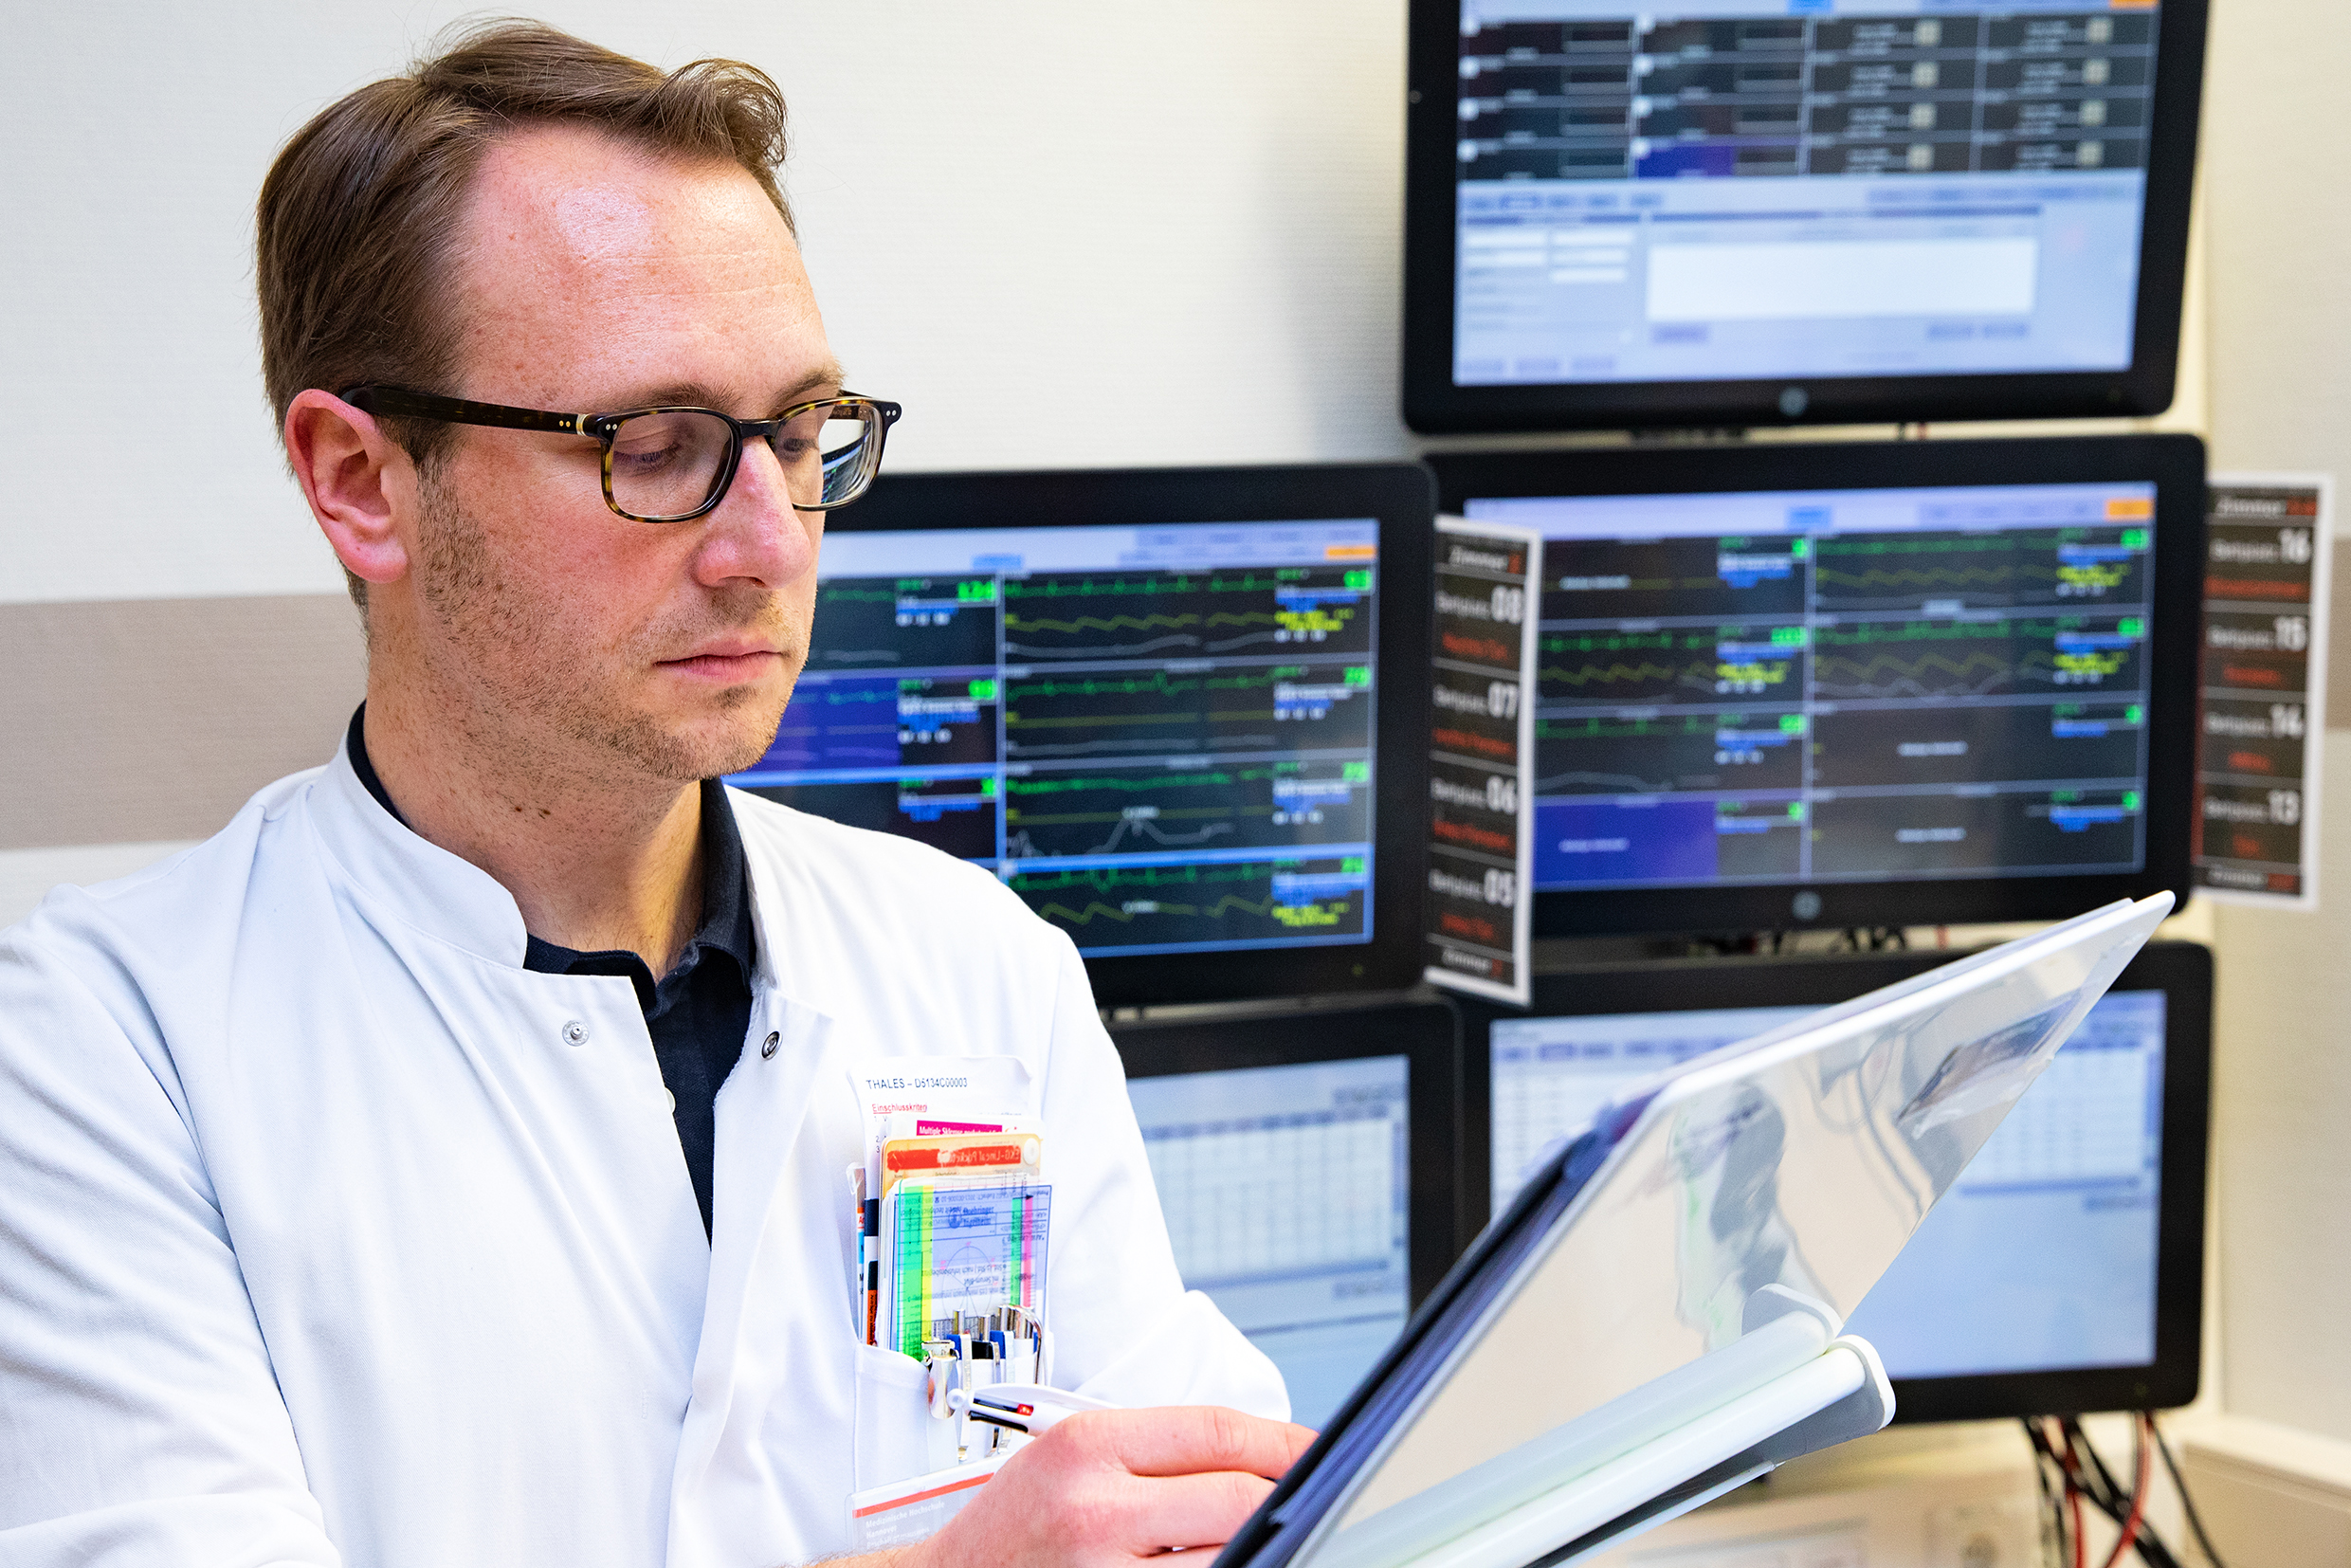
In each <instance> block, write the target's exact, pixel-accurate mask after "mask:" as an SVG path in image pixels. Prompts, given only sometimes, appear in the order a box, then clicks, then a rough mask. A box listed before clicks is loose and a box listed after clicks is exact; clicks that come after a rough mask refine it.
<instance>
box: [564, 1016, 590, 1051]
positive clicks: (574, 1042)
mask: <svg viewBox="0 0 2351 1568" xmlns="http://www.w3.org/2000/svg"><path fill="white" fill-rule="evenodd" d="M563 1043H564V1044H565V1045H567V1046H584V1045H586V1044H587V1043H588V1026H587V1025H586V1024H583V1023H581V1022H580V1021H579V1020H578V1019H576V1018H574V1019H573V1020H572V1021H571V1022H569V1023H567V1024H565V1025H564V1026H563Z"/></svg>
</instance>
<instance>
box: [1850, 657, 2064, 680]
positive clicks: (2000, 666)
mask: <svg viewBox="0 0 2351 1568" xmlns="http://www.w3.org/2000/svg"><path fill="white" fill-rule="evenodd" d="M2015 667H2021V666H2015ZM1929 669H1940V670H1941V671H1942V672H1943V673H1944V674H1946V675H1949V676H1953V677H1956V678H1960V679H1964V678H1965V677H1967V676H1969V675H1971V674H1973V673H1975V672H1976V671H1977V670H1982V671H1984V672H1986V673H1988V674H1993V675H2007V674H2010V673H2012V672H2013V667H2012V666H2011V665H2010V664H2009V662H2008V661H2007V660H2005V659H1996V658H1994V657H1993V656H1992V655H1991V654H1989V653H1971V654H1969V655H1968V656H1967V657H1966V658H1965V659H1963V660H1960V661H1959V662H1958V663H1956V664H1955V663H1953V662H1952V661H1951V660H1949V659H1947V658H1945V657H1943V656H1942V655H1941V654H1940V653H1925V654H1921V655H1920V656H1919V657H1918V658H1916V659H1914V660H1910V661H1908V662H1904V661H1903V660H1900V659H1895V658H1890V657H1888V656H1887V655H1886V654H1883V653H1881V654H1878V655H1877V656H1876V657H1874V658H1872V659H1871V660H1870V661H1869V662H1868V664H1867V665H1856V664H1854V662H1853V661H1852V660H1850V659H1841V658H1838V657H1837V656H1836V655H1834V654H1828V655H1824V656H1823V657H1822V659H1821V661H1820V678H1821V679H1822V680H1823V681H1826V680H1828V679H1829V677H1830V675H1831V674H1832V672H1835V673H1839V674H1850V675H1851V676H1852V677H1853V678H1854V679H1856V680H1858V681H1862V682H1866V683H1868V684H1872V685H1874V684H1878V683H1877V680H1876V677H1877V676H1878V674H1879V673H1880V672H1881V671H1885V672H1889V673H1891V674H1894V675H1898V676H1903V677H1906V678H1908V679H1912V680H1915V679H1917V678H1918V677H1919V676H1921V675H1923V674H1924V673H1925V672H1926V671H1927V670H1929Z"/></svg>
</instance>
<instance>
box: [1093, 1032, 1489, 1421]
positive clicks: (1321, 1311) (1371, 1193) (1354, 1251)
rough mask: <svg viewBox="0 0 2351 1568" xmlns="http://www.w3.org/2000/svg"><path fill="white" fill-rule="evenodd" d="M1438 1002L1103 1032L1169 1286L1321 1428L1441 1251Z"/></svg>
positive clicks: (1448, 1156) (1447, 1043)
mask: <svg viewBox="0 0 2351 1568" xmlns="http://www.w3.org/2000/svg"><path fill="white" fill-rule="evenodd" d="M1458 1030H1459V1020H1458V1017H1457V1015H1456V1014H1455V1012H1453V1010H1452V1009H1451V1007H1449V1005H1448V1004H1446V1003H1445V1002H1442V1001H1431V1002H1405V1003H1394V1004H1389V1005H1382V1006H1373V1007H1363V1008H1347V1009H1324V1010H1317V1011H1304V1010H1301V1009H1298V1008H1295V1007H1292V1008H1285V1009H1282V1010H1280V1011H1269V1012H1256V1013H1232V1014H1228V1015H1225V1016H1220V1017H1216V1018H1213V1019H1203V1018H1194V1019H1189V1020H1183V1021H1178V1022H1149V1021H1146V1022H1141V1023H1129V1024H1118V1025H1114V1026H1113V1027H1112V1030H1111V1037H1112V1038H1113V1039H1114V1040H1116V1041H1117V1042H1118V1047H1119V1054H1120V1055H1121V1057H1122V1058H1123V1059H1124V1061H1125V1063H1126V1072H1127V1093H1128V1095H1129V1096H1130V1097H1131V1098H1132V1099H1133V1101H1134V1103H1135V1116H1136V1120H1137V1121H1139V1122H1140V1123H1141V1126H1142V1134H1143V1149H1144V1152H1145V1153H1146V1154H1147V1155H1148V1156H1149V1157H1150V1159H1151V1172H1152V1178H1153V1180H1154V1181H1155V1182H1156V1183H1157V1187H1158V1190H1159V1207H1160V1210H1161V1211H1162V1212H1164V1213H1165V1214H1166V1216H1167V1228H1168V1239H1169V1240H1170V1241H1171V1242H1173V1243H1174V1244H1175V1266H1176V1267H1177V1269H1178V1270H1180V1271H1181V1273H1182V1275H1183V1280H1184V1284H1185V1285H1187V1286H1188V1287H1190V1288H1192V1289H1195V1290H1200V1291H1203V1292H1205V1293H1206V1294H1207V1295H1208V1296H1209V1297H1210V1299H1211V1300H1212V1301H1214V1302H1215V1304H1216V1305H1217V1306H1218V1308H1219V1309H1221V1310H1222V1311H1223V1312H1224V1314H1225V1316H1226V1317H1228V1318H1230V1320H1231V1321H1232V1322H1233V1323H1234V1324H1235V1325H1236V1326H1238V1327H1239V1328H1240V1330H1241V1331H1242V1332H1243V1333H1244V1334H1246V1335H1248V1337H1249V1339H1250V1340H1252V1341H1254V1342H1255V1344H1256V1345H1257V1347H1258V1348H1259V1349H1261V1350H1263V1351H1264V1352H1265V1353H1266V1354H1267V1356H1269V1357H1271V1358H1272V1359H1273V1363H1274V1364H1275V1365H1276V1366H1278V1367H1280V1368H1281V1369H1282V1376H1283V1378H1284V1380H1285V1382H1287V1383H1288V1385H1289V1391H1290V1412H1291V1419H1293V1420H1296V1421H1300V1422H1303V1423H1304V1424H1305V1425H1307V1426H1320V1425H1321V1423H1322V1422H1323V1421H1325V1420H1326V1419H1328V1418H1329V1417H1330V1415H1331V1414H1332V1413H1334V1412H1335V1411H1337V1410H1338V1408H1339V1406H1340V1402H1341V1401H1343V1400H1344V1399H1345V1398H1346V1396H1347V1395H1349V1394H1351V1393H1352V1392H1354V1389H1355V1386H1356V1384H1357V1383H1358V1382H1360V1381H1361V1380H1362V1378H1363V1376H1364V1375H1365V1374H1366V1373H1368V1372H1369V1371H1370V1370H1371V1368H1372V1363H1373V1362H1374V1361H1376V1360H1377V1359H1378V1358H1379V1354H1380V1352H1382V1351H1384V1350H1386V1349H1387V1348H1388V1344H1389V1341H1391V1340H1394V1338H1395V1336H1396V1335H1397V1333H1398V1332H1399V1331H1401V1330H1402V1328H1403V1327H1404V1321H1405V1318H1406V1317H1407V1315H1408V1314H1409V1313H1410V1312H1411V1310H1412V1307H1413V1306H1414V1305H1415V1304H1418V1303H1419V1301H1420V1299H1421V1298H1422V1297H1423V1296H1425V1295H1426V1294H1428V1292H1429V1290H1430V1289H1431V1287H1432V1286H1433V1285H1435V1284H1436V1281H1437V1278H1438V1276H1439V1275H1440V1274H1442V1273H1443V1272H1444V1270H1445V1268H1446V1267H1447V1266H1449V1264H1450V1263H1451V1262H1452V1261H1453V1255H1454V1253H1455V1252H1456V1251H1457V1250H1458V1243H1457V1240H1456V1237H1455V1234H1454V1221H1455V1215H1456V1206H1457V1199H1458V1193H1459V1182H1458V1178H1457V1172H1458V1165H1457V1157H1458V1154H1459V1150H1460V1104H1461V1102H1460V1098H1459V1095H1458V1093H1457V1072H1458V1058H1457V1050H1458V1045H1457V1042H1458V1038H1459V1034H1458Z"/></svg>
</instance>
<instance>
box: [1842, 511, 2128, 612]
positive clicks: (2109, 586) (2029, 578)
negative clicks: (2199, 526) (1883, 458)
mask: <svg viewBox="0 0 2351 1568" xmlns="http://www.w3.org/2000/svg"><path fill="white" fill-rule="evenodd" d="M2145 561H2146V531H2145V530H2144V529H2124V528H2097V529H2091V528H2069V529H2060V530H2050V531H2047V532H2045V533H2040V534H2013V533H1932V534H1898V535H1874V536H1866V537H1864V536H1855V537H1850V538H1834V537H1832V538H1824V539H1822V540H1821V541H1820V543H1819V546H1818V557H1817V560H1816V562H1815V564H1814V566H1813V602H1814V603H1815V604H1816V605H1817V606H1818V607H1819V608H1820V609H1821V610H1823V611H1849V612H1859V611H1903V610H1917V609H1920V608H1922V607H1923V606H1924V605H1927V604H1930V603H1948V604H1953V605H1957V606H1959V607H1963V608H1965V609H1969V610H2008V609H2027V608H2044V607H2045V608H2051V609H2055V608H2061V607H2064V606H2067V605H2078V604H2098V603H2101V602H2106V603H2125V604H2127V603H2134V602H2136V601H2138V600H2140V599H2141V598H2143V597H2144V596H2145V593H2144V586H2145V585H2144V581H2143V578H2144V573H2145Z"/></svg>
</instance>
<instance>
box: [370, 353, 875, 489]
mask: <svg viewBox="0 0 2351 1568" xmlns="http://www.w3.org/2000/svg"><path fill="white" fill-rule="evenodd" d="M336 395H337V397H340V398H341V399H342V400H343V401H344V402H346V403H348V404H350V405H351V406H352V407H353V408H355V409H357V410H359V411H360V412H362V413H371V414H376V415H380V416H386V417H390V418H393V419H437V420H439V421H441V422H442V423H443V424H446V425H482V426H486V427H488V428H493V429H501V430H552V431H555V432H556V433H557V434H560V435H584V436H591V437H593V438H594V439H595V440H597V441H600V442H602V443H603V444H604V504H605V505H607V506H609V507H611V509H612V511H613V513H614V514H615V515H616V516H619V517H624V518H627V519H628V520H629V521H631V522H691V521H693V520H695V519H696V518H703V517H708V516H709V515H710V514H711V513H712V512H715V511H717V510H718V508H719V503H720V501H724V500H725V499H726V492H727V490H728V489H729V488H730V487H731V486H732V485H733V484H734V483H735V469H736V467H737V465H739V464H740V463H741V461H742V455H743V443H744V442H745V441H746V440H753V441H766V440H769V439H770V438H771V437H773V436H774V435H775V432H776V431H778V430H780V429H782V428H784V427H785V425H787V424H789V423H790V422H791V421H793V420H794V419H797V418H799V417H800V416H801V415H802V414H806V413H809V412H811V411H813V410H817V409H837V410H843V411H844V412H845V413H854V414H855V415H857V417H858V418H860V419H862V420H863V421H865V423H866V428H867V429H868V430H870V431H871V435H870V437H869V439H870V440H871V441H872V442H873V452H872V455H871V456H870V457H868V458H867V459H866V462H865V464H864V465H863V466H864V473H863V475H862V476H861V477H860V478H859V479H858V481H857V487H856V488H855V489H854V490H851V491H850V492H849V493H848V494H847V495H846V496H842V497H840V498H839V499H837V500H834V501H817V502H816V503H814V504H813V505H809V504H803V503H802V502H800V501H793V503H792V504H793V510H794V511H799V512H830V511H833V510H836V509H837V508H840V507H843V506H847V504H849V502H851V501H855V500H856V499H857V498H858V497H860V496H862V495H864V494H865V493H866V491H867V490H868V489H870V488H872V486H873V481H874V476H875V475H876V474H879V473H880V472H881V471H882V445H883V443H884V440H886V439H887V437H888V435H889V431H890V427H891V426H893V425H895V424H897V423H898V420H899V416H900V415H901V414H902V413H903V412H905V410H903V409H902V408H901V407H899V405H897V404H895V403H888V402H884V401H883V400H882V399H881V398H878V397H861V396H859V395H858V394H857V393H855V392H843V393H842V394H841V395H840V396H838V397H820V398H817V399H815V400H814V401H812V402H808V403H795V404H793V406H792V407H791V408H789V409H786V410H784V411H783V412H781V413H779V414H777V415H776V416H775V418H773V419H737V418H736V417H735V416H734V415H733V414H730V413H725V412H723V411H721V410H718V409H702V408H694V407H690V406H684V405H678V406H666V405H665V406H663V407H659V408H650V409H627V410H622V411H620V412H618V413H555V412H552V411H550V410H545V409H517V408H511V407H509V406H507V405H506V404H503V403H473V402H468V401H467V400H466V399H465V398H462V397H442V396H438V395H436V394H435V393H432V392H413V391H410V389H409V388H406V387H385V386H376V385H374V384H370V385H367V386H363V387H350V388H346V389H345V390H344V391H342V392H337V393H336ZM659 413H701V414H709V415H710V416H711V417H713V418H715V419H718V420H720V421H722V422H723V423H724V424H725V425H726V428H727V429H728V430H729V432H731V434H730V439H729V441H728V443H727V448H726V457H725V459H724V461H722V462H721V463H720V465H719V473H718V477H717V478H716V479H715V480H714V481H712V483H711V486H710V493H709V494H708V495H707V496H704V497H703V498H702V504H701V505H699V506H697V507H695V508H694V509H693V510H692V511H690V512H667V513H662V514H659V515H647V514H645V513H642V512H631V511H629V509H628V508H627V507H625V506H623V505H621V503H620V502H619V501H615V500H613V499H612V436H613V433H614V432H615V431H617V430H618V429H619V428H620V427H621V425H622V423H623V422H624V421H626V420H630V419H638V418H642V417H643V416H645V415H647V414H659Z"/></svg>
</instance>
